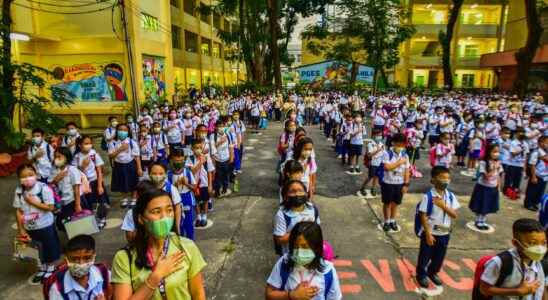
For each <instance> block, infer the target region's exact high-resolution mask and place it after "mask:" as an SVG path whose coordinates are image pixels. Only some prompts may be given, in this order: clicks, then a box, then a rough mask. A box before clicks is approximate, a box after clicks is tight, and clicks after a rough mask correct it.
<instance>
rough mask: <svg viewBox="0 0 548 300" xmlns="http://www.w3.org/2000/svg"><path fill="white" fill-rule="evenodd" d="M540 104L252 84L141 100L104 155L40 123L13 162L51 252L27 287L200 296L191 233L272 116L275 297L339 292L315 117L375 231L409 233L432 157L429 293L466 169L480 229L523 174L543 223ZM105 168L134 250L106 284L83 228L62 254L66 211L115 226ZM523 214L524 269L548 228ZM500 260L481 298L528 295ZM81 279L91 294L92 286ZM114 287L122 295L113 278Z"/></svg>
mask: <svg viewBox="0 0 548 300" xmlns="http://www.w3.org/2000/svg"><path fill="white" fill-rule="evenodd" d="M284 100H285V101H284ZM539 100H540V96H538V95H537V96H535V97H529V98H527V99H526V100H525V101H518V100H517V99H516V98H515V97H509V96H506V95H502V94H480V95H472V94H445V95H440V96H429V95H407V96H405V95H404V96H402V95H397V94H385V95H381V96H369V97H367V98H365V99H363V98H362V97H360V96H359V95H357V94H353V95H346V94H344V93H341V92H329V93H316V94H312V93H307V94H305V95H298V94H294V93H293V94H289V95H286V96H285V97H284V96H282V95H281V94H273V95H265V96H257V95H254V94H253V93H244V94H242V95H241V96H239V97H234V98H230V97H226V96H225V97H224V98H222V99H217V100H216V101H213V100H212V101H209V100H207V99H201V100H198V101H195V102H194V103H193V104H192V105H179V106H169V105H165V106H157V105H155V106H152V107H144V108H143V109H142V110H141V112H140V115H139V116H133V115H131V114H128V115H126V117H125V120H123V121H122V120H119V119H118V118H117V117H114V116H113V117H110V118H109V119H108V122H109V124H108V126H107V128H106V129H105V130H104V133H103V137H102V138H101V148H102V149H101V150H103V151H106V153H107V154H108V159H106V160H103V159H102V157H101V154H100V151H99V149H97V150H96V149H94V140H93V138H92V137H91V136H88V135H80V134H79V132H78V127H77V125H76V124H75V123H68V124H67V125H66V128H65V129H66V130H65V135H64V136H62V137H61V138H60V139H58V140H56V141H49V142H48V141H47V140H46V137H45V135H44V131H42V130H41V129H34V130H33V131H32V146H31V147H30V148H29V150H28V158H29V160H30V161H31V163H29V164H25V165H23V166H21V167H20V168H19V170H18V171H17V175H18V177H19V179H20V184H19V185H18V186H17V188H16V192H15V199H14V202H13V206H14V208H15V209H16V216H17V224H18V236H17V239H18V240H20V241H29V240H33V241H34V242H38V243H39V244H40V245H41V247H40V265H39V272H38V273H37V274H36V275H35V276H34V278H33V281H34V282H44V284H45V285H46V286H47V287H50V286H52V287H56V288H49V289H48V290H47V292H46V294H47V295H49V296H50V297H51V299H77V298H78V299H79V298H80V297H82V296H85V297H88V296H89V299H92V298H91V297H92V296H94V297H96V299H102V298H101V297H104V298H105V299H108V298H109V297H110V296H112V295H114V297H115V299H130V298H132V297H134V298H139V299H141V298H142V299H165V298H166V297H167V298H169V299H205V292H204V287H203V282H202V275H201V271H202V270H203V268H204V267H205V262H204V260H203V258H202V256H201V254H200V251H199V250H198V248H197V247H196V245H195V244H194V242H193V240H194V238H195V233H194V229H195V228H199V227H206V226H207V225H208V214H209V213H210V212H211V211H212V210H213V208H214V203H215V199H218V198H220V197H226V196H228V195H230V194H231V193H232V190H235V191H236V190H238V189H239V182H238V178H237V177H238V176H239V174H241V173H242V159H243V155H244V141H245V135H246V132H247V131H246V124H247V126H248V127H251V128H253V129H255V130H259V129H261V128H264V124H265V122H267V121H268V120H279V121H283V131H282V133H281V134H280V137H279V139H278V144H277V146H276V150H277V152H278V154H279V155H280V159H279V163H278V166H277V168H276V172H278V173H279V178H278V184H279V186H280V193H279V199H280V208H279V209H278V210H277V212H275V215H274V222H273V240H274V245H275V250H276V253H277V254H279V255H280V257H279V259H278V261H277V262H276V264H275V265H274V267H273V269H272V272H271V274H270V276H269V277H268V280H267V287H266V299H289V300H295V299H306V300H309V299H314V300H321V299H329V300H333V299H341V298H342V294H341V289H340V285H339V280H338V276H337V273H336V270H335V268H334V266H333V263H332V259H333V257H332V255H330V253H331V254H332V251H333V249H332V248H331V245H330V244H329V243H327V241H325V240H324V238H323V235H322V230H321V227H320V218H319V214H320V213H319V209H318V207H317V206H316V205H315V204H314V202H313V201H314V197H315V194H316V184H317V182H316V174H317V172H318V170H319V169H318V165H317V163H316V153H315V151H314V141H313V140H312V138H311V137H310V135H309V134H308V133H307V130H314V127H307V128H306V129H305V127H303V126H305V125H319V128H320V130H322V132H323V134H324V135H325V137H326V138H327V140H328V141H330V142H332V143H333V146H334V151H335V154H334V155H335V156H336V157H337V158H338V159H340V160H341V163H342V164H343V165H348V171H347V172H346V173H347V174H348V175H350V176H357V175H360V174H362V166H363V168H364V169H367V172H366V176H365V179H364V182H363V185H362V187H361V188H360V190H359V191H358V195H359V196H363V197H366V198H375V197H377V196H380V198H381V201H382V203H383V222H382V224H381V227H382V230H383V231H385V232H386V233H389V234H392V233H396V232H399V231H400V230H401V226H400V225H399V224H398V222H397V220H398V219H399V216H398V207H399V205H401V203H402V200H403V196H404V194H405V193H407V190H408V188H409V186H410V184H412V180H413V178H416V177H422V176H423V175H422V174H421V172H420V171H419V167H418V166H416V163H417V161H418V160H419V159H420V153H421V150H423V153H427V156H428V160H429V165H430V167H431V171H430V176H431V182H432V188H431V189H429V190H428V191H426V193H425V194H424V196H423V198H422V200H421V201H420V202H419V203H418V205H417V209H416V216H415V231H416V234H417V236H418V237H419V239H420V242H419V244H420V250H419V257H418V263H417V269H416V275H417V278H416V280H417V283H418V284H419V286H421V287H423V288H428V286H429V285H430V282H431V283H432V284H434V285H441V280H440V278H439V277H438V276H437V273H438V272H439V271H440V268H441V266H442V264H443V260H444V257H445V254H446V250H447V246H448V243H449V237H450V233H451V229H452V227H453V222H452V219H455V218H456V217H457V210H458V209H459V207H460V204H459V202H458V200H457V197H456V196H455V195H454V194H453V193H452V192H451V191H450V188H449V186H450V182H451V177H452V176H454V172H451V171H450V170H451V169H452V170H455V169H456V168H460V169H462V170H461V172H460V173H461V174H462V175H463V176H469V177H472V178H473V179H474V180H475V181H476V184H475V187H474V189H473V191H472V197H471V201H470V204H469V208H470V210H471V211H472V212H473V213H474V214H475V215H476V219H475V220H474V226H475V227H476V229H477V230H478V231H487V230H489V228H490V225H489V224H488V223H487V220H486V216H487V215H488V214H491V213H496V212H497V211H498V209H499V196H498V195H499V193H498V191H499V190H501V191H503V194H504V195H505V196H506V197H508V198H509V199H512V200H518V199H520V194H522V190H521V188H522V185H521V180H522V178H523V177H525V178H526V180H527V185H526V189H525V193H524V194H525V198H524V206H525V208H527V209H529V210H534V211H539V210H540V216H541V218H540V221H541V222H542V224H546V223H548V210H547V208H548V207H546V203H544V202H541V199H542V198H543V196H544V191H545V189H546V182H547V180H548V169H547V168H546V166H547V162H548V156H547V155H546V151H547V150H548V140H547V136H548V114H547V112H548V111H547V109H546V106H545V105H544V104H543V103H542V102H541V101H539ZM364 118H365V119H364ZM242 119H244V120H245V122H244V120H242ZM366 120H370V121H366ZM466 159H467V160H466ZM105 161H107V162H108V164H109V165H110V166H111V168H112V176H111V183H110V191H109V192H110V193H119V194H120V195H121V197H120V198H121V199H122V200H121V201H120V205H121V207H122V208H124V209H128V210H127V212H126V215H125V217H124V221H123V224H122V227H121V229H122V230H123V231H124V232H125V234H126V239H127V242H128V246H127V247H126V248H125V249H123V250H120V251H118V252H117V253H116V255H115V257H114V260H113V263H112V276H111V277H112V278H106V277H105V276H102V277H101V275H104V274H105V271H104V266H102V265H98V264H95V263H94V255H95V254H94V253H95V249H94V241H93V238H91V237H89V236H77V237H75V238H73V239H71V240H70V241H69V242H68V243H67V244H66V246H65V247H64V248H65V251H64V254H65V255H64V257H65V260H66V261H67V264H66V269H65V268H59V267H57V268H56V263H57V262H58V261H59V259H60V257H61V252H62V247H61V243H60V241H59V236H58V232H63V231H65V228H64V223H65V222H66V220H67V219H68V218H70V217H71V216H73V215H75V214H79V213H81V212H82V211H93V212H94V213H95V215H96V217H97V222H98V225H99V227H100V228H103V227H104V226H105V225H106V215H107V212H108V209H109V208H110V206H111V205H112V203H111V200H110V198H109V195H108V192H107V190H106V188H105V182H104V168H103V167H104V164H105ZM427 164H428V163H427ZM421 167H422V166H421ZM545 210H546V211H547V212H546V216H547V217H546V218H543V217H542V216H544V211H545ZM523 222H525V223H527V222H529V223H527V224H528V225H527V226H525V225H524V226H521V225H519V224H520V223H519V220H518V221H516V224H518V225H514V227H519V228H518V229H514V235H515V237H514V238H515V240H516V241H517V242H516V244H517V243H518V242H519V243H520V244H519V245H518V244H517V246H516V247H517V248H516V249H517V250H514V251H515V255H517V256H519V257H521V258H522V259H524V261H525V262H526V263H527V262H528V263H531V262H537V261H538V260H536V259H532V258H531V259H530V260H529V261H527V258H528V257H529V256H528V255H527V253H531V251H532V252H535V251H537V252H540V251H541V250H543V251H544V252H546V248H545V238H544V240H542V239H540V237H536V236H535V237H532V238H531V239H533V241H530V240H528V239H529V238H528V237H524V236H526V235H527V234H528V233H529V232H533V233H534V232H536V231H538V227H540V228H541V229H542V225H540V223H538V221H535V222H537V223H534V222H533V221H531V220H528V221H523ZM533 223H534V224H533ZM520 226H521V227H520ZM522 227H526V228H525V229H524V228H522ZM531 228H532V229H531ZM537 245H538V246H539V247H540V246H543V247H544V248H543V249H539V247H536V246H537ZM530 247H536V248H535V249H533V250H531V249H529V248H530ZM86 253H87V254H86ZM529 258H530V257H529ZM535 258H536V257H535ZM493 260H496V258H493ZM491 266H493V263H492V262H491V261H488V262H487V263H486V264H485V270H486V271H485V272H492V274H491V275H490V277H488V276H487V275H485V273H484V275H485V276H482V286H481V291H480V292H482V293H484V294H489V295H492V296H497V295H500V296H504V295H518V294H515V293H513V292H511V291H507V290H505V288H504V287H509V286H510V283H508V282H506V281H505V282H504V283H499V282H498V281H496V280H495V282H491V281H492V280H490V279H492V278H498V277H497V276H498V275H496V274H495V273H494V272H495V271H496V270H494V271H489V270H491V269H492V268H490V267H491ZM531 266H533V264H531ZM66 270H68V271H70V272H68V273H67V272H66ZM537 271H538V270H537ZM60 272H63V273H62V274H64V275H62V276H61V275H59V274H60ZM522 274H523V272H522ZM536 274H537V275H538V276H537V277H536V279H538V280H539V282H540V283H539V284H535V286H536V288H535V289H534V291H533V289H532V288H531V289H530V290H528V291H529V292H531V291H532V292H535V291H538V289H537V288H538V287H539V286H541V287H544V282H543V281H542V282H541V280H540V279H541V278H542V279H543V278H544V275H542V277H541V276H540V273H538V272H537V273H536ZM63 276H65V277H63ZM100 277H101V278H102V280H100V279H101V278H100ZM107 277H110V275H109V276H107ZM484 277H485V279H484ZM71 278H72V279H74V282H72V281H70V282H71V283H70V284H71V285H70V286H69V285H67V280H69V279H70V280H72V279H71ZM82 278H85V280H86V282H87V283H85V285H87V286H88V288H87V289H86V288H82V287H83V286H84V285H82V284H83V283H82V282H81V281H79V279H82ZM59 281H60V282H65V284H64V285H59ZM110 282H112V283H113V287H114V288H113V289H112V290H111V289H110V288H107V287H109V286H110V285H109V284H105V283H110ZM90 283H93V284H90ZM495 283H496V284H495ZM504 284H507V285H506V286H505V285H504ZM67 286H69V287H73V288H72V289H71V288H69V289H68V290H67V289H66V288H67ZM90 286H94V288H91V289H90V288H89V287H90ZM531 286H532V284H531ZM524 289H525V288H524ZM524 289H523V290H524ZM523 290H520V292H521V291H523ZM71 293H72V294H71ZM516 293H517V292H516ZM59 294H61V298H59V296H58V295H59ZM529 294H531V293H529ZM520 295H521V294H520ZM523 295H528V294H523ZM523 295H522V296H523ZM541 296H542V293H541ZM65 297H67V298H65ZM75 297H76V298H75ZM497 299H506V298H503V297H499V298H497ZM524 299H525V298H524ZM529 299H541V298H536V297H535V298H529Z"/></svg>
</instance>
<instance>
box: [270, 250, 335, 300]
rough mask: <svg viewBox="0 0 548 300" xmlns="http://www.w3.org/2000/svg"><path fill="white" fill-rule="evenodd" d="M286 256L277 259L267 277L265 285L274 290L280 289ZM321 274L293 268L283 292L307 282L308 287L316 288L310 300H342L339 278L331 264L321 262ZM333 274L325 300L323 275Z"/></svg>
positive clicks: (324, 261)
mask: <svg viewBox="0 0 548 300" xmlns="http://www.w3.org/2000/svg"><path fill="white" fill-rule="evenodd" d="M287 259H288V256H287V255H283V256H282V257H280V258H279V259H278V261H277V262H276V264H275V265H274V268H273V269H272V272H271V273H270V276H269V277H268V280H267V283H268V284H269V285H271V286H272V287H274V288H277V289H280V288H281V287H282V277H281V268H282V263H283V261H284V260H287ZM322 264H323V272H319V271H317V270H312V271H310V270H308V269H306V268H304V267H294V268H293V270H292V272H291V274H289V277H288V278H287V283H286V284H285V289H284V291H293V290H295V289H296V288H297V286H299V284H300V283H301V282H304V281H307V282H309V284H310V286H313V287H317V288H318V294H317V295H316V296H315V297H314V298H311V300H340V299H342V292H341V286H340V283H339V277H338V276H337V271H336V270H335V267H334V266H333V264H332V263H331V262H329V261H326V260H323V259H322ZM330 271H331V272H333V282H332V283H331V289H330V290H329V292H328V293H327V298H326V297H325V288H326V287H325V282H324V281H325V279H324V277H325V276H324V274H326V273H329V272H330Z"/></svg>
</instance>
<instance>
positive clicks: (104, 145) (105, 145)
mask: <svg viewBox="0 0 548 300" xmlns="http://www.w3.org/2000/svg"><path fill="white" fill-rule="evenodd" d="M107 130H108V133H109V134H112V128H110V127H109V128H107ZM101 149H103V151H107V150H108V143H107V139H106V138H105V135H104V134H103V137H102V138H101Z"/></svg>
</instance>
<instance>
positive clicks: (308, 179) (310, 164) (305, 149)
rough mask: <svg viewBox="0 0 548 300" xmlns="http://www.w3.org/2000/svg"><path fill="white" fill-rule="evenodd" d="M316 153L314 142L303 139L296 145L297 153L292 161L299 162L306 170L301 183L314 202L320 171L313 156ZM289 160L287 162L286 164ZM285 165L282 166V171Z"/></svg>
mask: <svg viewBox="0 0 548 300" xmlns="http://www.w3.org/2000/svg"><path fill="white" fill-rule="evenodd" d="M313 152H314V142H313V141H312V139H311V138H309V137H303V138H302V139H301V140H299V142H297V144H296V145H295V151H294V152H293V156H292V158H291V160H294V161H297V162H299V163H300V164H301V166H302V167H303V169H304V172H303V176H302V177H301V179H300V180H301V181H302V182H303V183H304V185H305V186H306V190H307V191H308V198H309V199H310V200H312V198H313V197H314V194H315V191H316V172H317V171H318V166H317V165H316V160H315V158H314V157H313V156H312V153H313ZM288 161H289V160H287V161H286V163H287V162H288ZM283 168H284V165H282V170H283Z"/></svg>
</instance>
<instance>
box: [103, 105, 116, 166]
mask: <svg viewBox="0 0 548 300" xmlns="http://www.w3.org/2000/svg"><path fill="white" fill-rule="evenodd" d="M116 126H118V118H116V117H114V116H110V117H108V127H107V128H106V129H105V131H103V139H102V140H101V149H102V150H104V151H107V150H108V144H110V143H111V142H112V141H113V140H114V138H115V137H116ZM111 165H112V164H111Z"/></svg>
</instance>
